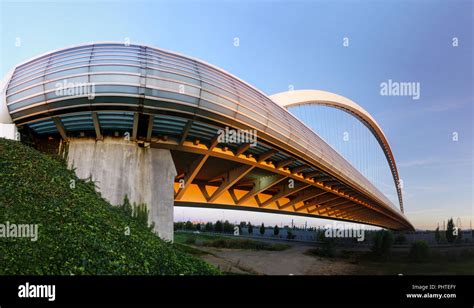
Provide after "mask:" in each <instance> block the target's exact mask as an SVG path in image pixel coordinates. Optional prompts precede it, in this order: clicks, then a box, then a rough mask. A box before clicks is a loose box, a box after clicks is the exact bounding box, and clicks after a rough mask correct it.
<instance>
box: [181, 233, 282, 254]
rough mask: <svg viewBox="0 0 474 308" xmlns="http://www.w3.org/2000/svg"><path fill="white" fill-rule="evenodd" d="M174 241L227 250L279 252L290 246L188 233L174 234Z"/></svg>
mask: <svg viewBox="0 0 474 308" xmlns="http://www.w3.org/2000/svg"><path fill="white" fill-rule="evenodd" d="M175 241H176V242H177V243H180V244H181V243H182V244H187V245H195V246H198V247H199V246H204V247H215V248H229V249H251V250H270V251H280V250H285V249H288V248H289V247H290V246H289V245H286V244H279V243H275V244H273V243H267V242H262V241H255V240H250V239H241V238H233V237H223V236H215V235H207V234H190V233H185V232H181V233H176V235H175Z"/></svg>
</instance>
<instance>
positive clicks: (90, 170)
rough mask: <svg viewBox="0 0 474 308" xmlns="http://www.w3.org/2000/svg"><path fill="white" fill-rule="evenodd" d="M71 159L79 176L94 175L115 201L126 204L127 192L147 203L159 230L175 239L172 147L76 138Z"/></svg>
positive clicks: (71, 144)
mask: <svg viewBox="0 0 474 308" xmlns="http://www.w3.org/2000/svg"><path fill="white" fill-rule="evenodd" d="M67 161H68V166H69V168H76V174H77V176H78V177H79V178H81V179H87V178H89V177H92V179H93V180H94V181H95V182H96V184H97V186H98V187H99V191H100V193H101V194H102V197H104V198H105V199H106V200H107V201H109V202H110V203H111V204H113V205H120V204H122V203H123V198H124V197H125V195H127V196H128V198H129V199H130V202H131V203H133V202H136V203H137V204H138V203H146V204H147V206H148V209H149V211H150V214H149V221H150V222H152V221H153V222H154V223H155V232H156V233H157V234H158V236H160V237H161V238H163V239H165V240H168V241H173V208H174V189H173V184H174V178H175V177H176V168H175V166H174V163H173V159H172V157H171V153H170V151H169V150H163V149H153V148H143V147H139V146H138V145H137V144H136V143H135V142H131V141H126V140H124V139H122V138H111V137H108V138H105V139H104V140H102V141H96V140H94V139H84V138H76V139H74V138H73V139H70V142H69V149H68V159H67Z"/></svg>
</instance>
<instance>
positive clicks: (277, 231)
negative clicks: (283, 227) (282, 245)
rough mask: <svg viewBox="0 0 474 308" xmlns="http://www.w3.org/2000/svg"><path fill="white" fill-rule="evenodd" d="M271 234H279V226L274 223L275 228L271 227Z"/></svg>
mask: <svg viewBox="0 0 474 308" xmlns="http://www.w3.org/2000/svg"><path fill="white" fill-rule="evenodd" d="M273 234H274V235H275V236H278V234H280V228H278V226H277V225H275V228H273Z"/></svg>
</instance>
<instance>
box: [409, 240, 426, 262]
mask: <svg viewBox="0 0 474 308" xmlns="http://www.w3.org/2000/svg"><path fill="white" fill-rule="evenodd" d="M429 254H430V247H429V246H428V244H427V243H426V242H425V241H416V242H414V243H413V244H412V245H411V247H410V254H409V258H410V261H413V262H424V261H427V260H428V258H429Z"/></svg>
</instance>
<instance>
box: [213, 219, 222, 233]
mask: <svg viewBox="0 0 474 308" xmlns="http://www.w3.org/2000/svg"><path fill="white" fill-rule="evenodd" d="M214 231H215V232H221V233H222V231H224V228H223V226H222V222H221V221H220V220H218V221H216V224H215V225H214Z"/></svg>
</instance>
